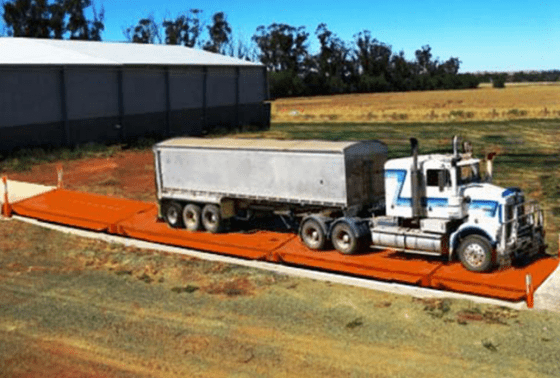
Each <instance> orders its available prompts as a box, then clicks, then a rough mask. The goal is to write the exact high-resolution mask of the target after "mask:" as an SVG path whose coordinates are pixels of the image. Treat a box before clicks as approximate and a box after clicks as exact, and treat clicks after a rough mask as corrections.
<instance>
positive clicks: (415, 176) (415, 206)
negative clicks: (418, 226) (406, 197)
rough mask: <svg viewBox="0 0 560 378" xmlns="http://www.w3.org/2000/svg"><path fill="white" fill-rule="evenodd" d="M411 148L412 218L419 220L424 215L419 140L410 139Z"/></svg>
mask: <svg viewBox="0 0 560 378" xmlns="http://www.w3.org/2000/svg"><path fill="white" fill-rule="evenodd" d="M410 148H411V154H412V169H411V172H410V183H411V191H412V217H413V218H417V217H420V216H421V214H422V207H421V206H422V204H421V200H420V184H419V173H418V172H419V171H418V140H417V139H416V138H410Z"/></svg>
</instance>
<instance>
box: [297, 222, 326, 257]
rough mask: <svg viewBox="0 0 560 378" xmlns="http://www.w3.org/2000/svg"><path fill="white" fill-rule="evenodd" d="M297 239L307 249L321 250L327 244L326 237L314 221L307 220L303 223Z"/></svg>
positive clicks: (321, 228)
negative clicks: (299, 239)
mask: <svg viewBox="0 0 560 378" xmlns="http://www.w3.org/2000/svg"><path fill="white" fill-rule="evenodd" d="M299 237H300V238H301V241H303V244H305V245H306V246H307V247H308V248H309V249H315V250H322V249H324V248H325V245H326V244H327V235H325V232H324V231H323V227H321V225H320V224H319V222H317V221H316V220H315V219H307V220H306V221H304V222H303V224H302V225H301V229H300V232H299Z"/></svg>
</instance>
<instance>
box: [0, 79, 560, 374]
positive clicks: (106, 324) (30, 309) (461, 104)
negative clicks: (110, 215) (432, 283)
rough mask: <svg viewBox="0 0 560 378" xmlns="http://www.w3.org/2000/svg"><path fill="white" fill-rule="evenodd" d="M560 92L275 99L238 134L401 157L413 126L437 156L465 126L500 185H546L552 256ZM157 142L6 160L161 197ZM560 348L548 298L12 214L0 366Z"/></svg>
mask: <svg viewBox="0 0 560 378" xmlns="http://www.w3.org/2000/svg"><path fill="white" fill-rule="evenodd" d="M559 95H560V85H550V86H544V85H543V86H532V85H531V86H510V87H508V88H506V89H505V90H495V89H492V88H488V87H486V88H480V89H477V90H472V91H447V92H422V93H391V94H371V95H350V96H330V97H317V98H298V99H287V100H278V101H275V102H274V103H273V108H272V111H273V116H274V121H275V122H273V125H272V127H271V129H270V130H268V131H261V132H254V133H240V134H238V135H237V136H238V137H249V136H253V137H261V138H282V139H328V140H358V139H380V140H382V141H384V142H385V143H387V145H388V147H389V155H390V158H394V157H400V156H406V155H408V154H409V153H410V147H409V141H408V138H410V137H416V138H418V139H419V141H420V152H421V153H432V152H444V151H449V150H450V147H451V145H450V138H451V137H452V136H453V135H454V134H458V135H461V136H462V137H463V138H465V139H468V140H470V141H472V142H473V146H474V148H475V154H476V155H477V156H483V155H484V154H485V153H488V152H491V151H496V152H498V156H497V158H496V164H495V181H494V182H495V183H496V184H497V185H500V186H504V187H509V186H519V187H521V189H523V191H524V192H525V193H526V194H527V196H528V197H529V198H533V199H537V200H539V202H540V203H541V205H542V206H543V208H544V209H545V213H546V224H547V228H546V229H547V242H548V243H549V245H550V246H549V249H548V251H549V253H551V254H555V253H556V251H557V250H558V243H557V240H558V232H559V231H558V230H559V229H560V145H559V144H558V141H559V140H560V96H559ZM432 111H433V114H434V115H433V116H432V117H433V118H432V119H429V117H426V114H428V115H430V114H432ZM460 112H463V113H460ZM469 112H472V114H473V115H472V116H470V115H468V114H470V113H469ZM489 112H490V113H489ZM524 112H526V113H524ZM370 113H371V116H369V115H368V114H370ZM495 113H496V114H497V115H495V116H494V115H493V114H495ZM393 114H395V115H394V116H393ZM452 114H453V115H452ZM460 114H463V116H460ZM374 115H375V117H374ZM436 116H437V117H436ZM360 117H361V118H360ZM414 117H417V118H414ZM477 117H478V118H477ZM485 117H487V118H485ZM523 118H531V119H523ZM355 121H359V122H355ZM149 147H150V143H146V145H145V146H144V147H142V148H137V149H130V148H128V149H122V148H121V146H110V147H108V148H107V147H105V146H99V147H95V146H93V147H88V149H87V150H80V149H76V150H74V151H66V150H61V151H54V152H49V151H47V152H45V151H39V150H30V151H21V152H20V153H19V154H16V155H14V156H11V157H9V158H7V159H4V160H1V161H0V172H2V173H6V174H8V176H9V178H11V179H15V180H22V181H30V182H37V183H42V184H50V185H52V184H55V182H56V166H57V164H58V163H59V162H60V163H62V164H63V167H64V180H65V187H66V188H68V189H72V190H80V191H86V192H93V193H100V194H106V195H112V196H117V197H128V198H133V199H139V200H146V201H154V200H155V190H154V186H153V175H154V169H153V155H152V152H151V150H150V148H149ZM558 345H560V316H558V314H556V313H552V312H547V311H516V310H511V309H509V308H506V307H497V306H491V305H479V304H475V303H473V302H468V301H463V300H457V299H416V298H412V297H409V296H404V295H396V294H387V293H382V292H376V291H372V290H366V289H362V288H357V287H350V286H343V285H337V284H332V283H329V282H318V281H313V280H310V279H303V278H296V277H289V276H285V275H280V274H275V273H272V272H265V271H259V270H255V269H250V268H244V267H239V266H233V265H228V264H224V263H216V262H209V261H202V260H198V259H195V258H190V257H186V256H178V255H168V254H164V253H160V252H157V251H145V250H140V249H137V248H133V247H125V246H123V245H119V244H108V243H104V242H101V241H96V240H88V239H84V238H81V237H78V236H72V235H66V234H63V233H59V232H56V231H52V230H48V229H43V228H40V227H38V226H34V225H29V224H26V223H23V222H19V221H17V220H12V221H2V222H0V378H1V377H27V378H29V377H55V376H56V377H62V378H65V377H72V378H74V377H81V378H93V377H109V378H110V377H263V378H264V377H298V376H299V377H434V376H436V377H465V376H484V377H550V376H557V377H560V353H558V350H559V349H558Z"/></svg>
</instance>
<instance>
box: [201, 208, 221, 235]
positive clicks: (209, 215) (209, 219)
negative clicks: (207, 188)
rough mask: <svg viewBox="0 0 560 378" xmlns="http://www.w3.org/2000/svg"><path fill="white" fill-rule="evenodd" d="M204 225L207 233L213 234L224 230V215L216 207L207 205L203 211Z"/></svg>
mask: <svg viewBox="0 0 560 378" xmlns="http://www.w3.org/2000/svg"><path fill="white" fill-rule="evenodd" d="M202 224H203V226H204V228H205V229H206V231H208V232H211V233H213V234H215V233H217V232H220V231H221V229H222V214H221V212H220V208H219V207H218V206H216V205H210V204H209V205H205V206H204V208H203V209H202Z"/></svg>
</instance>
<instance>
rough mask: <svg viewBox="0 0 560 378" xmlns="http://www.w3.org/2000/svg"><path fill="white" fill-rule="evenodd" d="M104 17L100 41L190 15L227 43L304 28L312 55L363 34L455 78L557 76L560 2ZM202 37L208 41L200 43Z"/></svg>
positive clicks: (327, 3) (468, 1) (298, 6)
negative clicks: (434, 62) (224, 28)
mask: <svg viewBox="0 0 560 378" xmlns="http://www.w3.org/2000/svg"><path fill="white" fill-rule="evenodd" d="M93 2H94V4H95V5H96V7H97V8H100V6H103V8H104V9H105V30H104V32H103V34H102V38H103V40H104V41H124V40H126V39H125V37H124V35H123V32H122V30H123V28H124V27H127V26H131V25H135V24H136V23H137V21H138V20H139V19H141V18H143V17H146V16H147V15H150V14H151V15H153V16H154V17H155V19H156V21H158V22H160V21H161V20H162V19H163V17H164V16H166V15H167V16H168V17H172V18H174V17H176V16H177V15H178V14H180V13H182V12H185V11H188V10H189V9H191V8H198V9H201V10H203V14H202V18H203V19H204V20H206V21H207V22H208V23H209V22H210V20H211V16H212V15H213V14H214V13H216V12H219V11H223V12H224V13H225V14H226V17H227V20H228V22H229V23H230V25H231V27H232V29H233V36H234V37H235V38H240V39H242V40H246V41H247V42H249V41H250V39H251V36H253V35H254V34H255V32H256V29H257V27H258V26H259V25H264V26H268V25H270V24H272V23H275V22H276V23H286V24H289V25H292V26H296V27H297V26H305V28H306V31H307V32H308V33H310V37H309V40H310V52H311V53H315V52H317V49H318V43H317V39H316V37H315V35H314V32H315V29H316V28H317V26H318V25H319V24H320V23H322V22H323V23H326V24H327V26H328V28H329V30H331V31H332V32H334V33H335V34H336V35H338V36H339V37H340V38H341V39H342V40H344V41H347V42H350V41H352V40H353V35H355V34H357V33H358V32H360V31H362V30H369V31H370V32H371V34H372V36H373V37H375V38H377V39H378V40H379V41H381V42H384V43H386V44H388V45H390V46H391V47H392V50H393V52H394V53H398V52H399V51H401V50H402V51H404V53H405V57H406V58H407V59H408V60H414V52H415V51H416V50H418V49H420V48H421V47H422V46H424V45H429V46H430V47H431V48H432V54H433V56H434V58H439V59H440V61H445V60H447V59H449V58H450V57H458V58H459V59H460V61H461V66H460V67H461V69H460V72H463V73H464V72H481V71H521V70H551V69H560V1H558V0H548V1H531V0H523V1H522V0H444V1H441V0H393V1H391V0H383V1H379V0H322V1H321V0H314V1H310V0H268V1H256V0H207V1H199V0H191V1H177V0H158V1H153V0H134V1H130V0H126V1H125V0H93ZM205 37H206V35H205Z"/></svg>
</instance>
